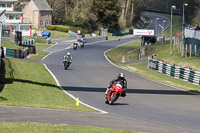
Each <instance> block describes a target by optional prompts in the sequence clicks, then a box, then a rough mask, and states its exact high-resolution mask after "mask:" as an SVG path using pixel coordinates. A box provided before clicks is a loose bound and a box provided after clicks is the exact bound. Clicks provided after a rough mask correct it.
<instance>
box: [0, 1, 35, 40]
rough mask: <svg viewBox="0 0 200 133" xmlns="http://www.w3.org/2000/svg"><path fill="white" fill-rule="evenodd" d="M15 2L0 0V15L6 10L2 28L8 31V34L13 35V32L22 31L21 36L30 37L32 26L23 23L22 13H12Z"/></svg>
mask: <svg viewBox="0 0 200 133" xmlns="http://www.w3.org/2000/svg"><path fill="white" fill-rule="evenodd" d="M17 1H18V0H0V13H1V12H2V11H4V10H6V12H5V14H4V15H5V22H4V23H3V26H4V27H7V28H9V29H10V34H15V31H22V36H31V35H32V26H33V25H34V24H28V23H23V14H24V13H23V12H17V11H14V6H15V2H17Z"/></svg>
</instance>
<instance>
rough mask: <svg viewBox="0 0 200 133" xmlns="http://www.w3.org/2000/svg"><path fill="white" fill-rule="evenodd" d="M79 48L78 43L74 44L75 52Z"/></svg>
mask: <svg viewBox="0 0 200 133" xmlns="http://www.w3.org/2000/svg"><path fill="white" fill-rule="evenodd" d="M77 47H78V42H74V43H73V48H74V50H76V49H77Z"/></svg>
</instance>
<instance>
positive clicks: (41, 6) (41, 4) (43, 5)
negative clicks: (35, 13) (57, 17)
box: [33, 0, 52, 10]
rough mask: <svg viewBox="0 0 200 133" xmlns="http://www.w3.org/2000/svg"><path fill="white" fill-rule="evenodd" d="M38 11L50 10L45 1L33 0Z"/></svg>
mask: <svg viewBox="0 0 200 133" xmlns="http://www.w3.org/2000/svg"><path fill="white" fill-rule="evenodd" d="M33 2H34V3H35V5H36V6H37V8H38V9H39V10H52V9H51V7H50V6H49V5H48V3H47V2H46V1H45V0H33Z"/></svg>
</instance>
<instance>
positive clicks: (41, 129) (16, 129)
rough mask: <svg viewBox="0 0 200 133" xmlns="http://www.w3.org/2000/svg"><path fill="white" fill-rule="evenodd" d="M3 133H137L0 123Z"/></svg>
mask: <svg viewBox="0 0 200 133" xmlns="http://www.w3.org/2000/svg"><path fill="white" fill-rule="evenodd" d="M0 131H1V132H2V133H58V132H59V133H137V132H131V131H126V130H119V129H110V128H100V127H91V126H69V125H61V124H60V125H53V124H41V123H31V122H26V123H4V122H2V123H0Z"/></svg>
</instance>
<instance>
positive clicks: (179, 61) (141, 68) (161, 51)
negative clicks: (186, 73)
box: [106, 42, 200, 93]
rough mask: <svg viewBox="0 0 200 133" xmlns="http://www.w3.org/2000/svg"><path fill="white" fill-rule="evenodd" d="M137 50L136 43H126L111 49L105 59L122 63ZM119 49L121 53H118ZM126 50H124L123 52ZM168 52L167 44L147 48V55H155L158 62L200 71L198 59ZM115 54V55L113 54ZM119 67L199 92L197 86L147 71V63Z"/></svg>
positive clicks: (135, 53) (168, 45) (199, 88)
mask: <svg viewBox="0 0 200 133" xmlns="http://www.w3.org/2000/svg"><path fill="white" fill-rule="evenodd" d="M137 48H139V46H138V44H137V43H136V42H132V43H128V44H125V45H122V46H120V47H118V48H115V49H112V50H110V51H108V52H107V53H106V55H107V57H108V58H109V59H110V60H111V61H112V62H114V63H124V62H122V60H123V58H125V59H126V58H129V56H130V55H129V54H127V53H129V52H133V53H132V55H138V51H137V50H135V49H137ZM120 49H121V51H120ZM125 49H126V50H125ZM119 51H120V54H119V55H118V54H117V52H119ZM169 51H170V44H169V43H167V44H165V45H163V46H162V45H151V46H148V47H147V51H146V53H147V54H149V55H150V54H156V55H157V57H156V58H157V59H159V60H163V61H164V62H167V63H170V64H175V65H178V66H182V67H188V68H193V69H194V70H200V69H199V66H200V62H199V58H194V57H193V58H189V57H188V58H182V57H181V55H180V53H179V52H177V51H173V52H174V54H173V55H172V56H170V54H169ZM115 53H116V54H115ZM130 59H131V60H132V61H133V60H137V57H135V58H134V57H132V58H130ZM125 61H126V62H129V61H130V60H125ZM119 66H121V67H123V68H125V69H127V70H130V71H133V72H135V73H137V74H140V75H142V76H144V77H146V78H149V79H152V80H155V81H159V82H162V83H165V84H168V85H171V86H174V87H178V88H181V89H184V90H189V91H192V92H197V93H199V92H200V86H197V85H193V84H190V83H188V82H185V81H182V80H178V79H175V78H173V77H170V76H166V75H164V74H161V73H159V72H157V71H154V70H152V69H149V68H148V67H147V62H143V63H134V64H127V65H124V64H119Z"/></svg>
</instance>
